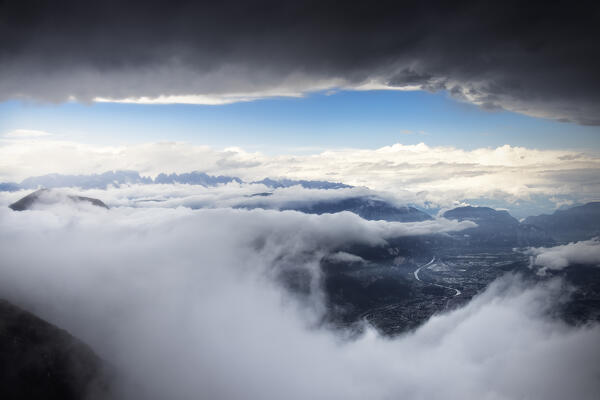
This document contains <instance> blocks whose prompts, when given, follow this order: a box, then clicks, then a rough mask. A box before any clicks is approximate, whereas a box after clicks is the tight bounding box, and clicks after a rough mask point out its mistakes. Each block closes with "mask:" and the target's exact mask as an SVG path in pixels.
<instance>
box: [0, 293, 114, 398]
mask: <svg viewBox="0 0 600 400" xmlns="http://www.w3.org/2000/svg"><path fill="white" fill-rule="evenodd" d="M107 395H108V386H107V383H106V380H105V378H104V373H103V363H102V360H101V359H100V358H98V356H96V354H94V352H93V351H92V349H90V347H89V346H87V345H86V344H84V343H82V342H81V341H79V340H78V339H76V338H74V337H73V336H71V335H70V334H69V333H68V332H66V331H64V330H62V329H59V328H57V327H56V326H54V325H51V324H49V323H48V322H46V321H44V320H42V319H40V318H38V317H36V316H35V315H33V314H31V313H29V312H27V311H24V310H22V309H20V308H19V307H17V306H15V305H13V304H11V303H9V302H7V301H5V300H1V299H0V398H2V399H6V400H8V399H11V400H17V399H23V400H25V399H27V400H29V399H31V400H35V399H44V400H53V399H57V400H58V399H60V400H70V399H84V398H103V397H106V396H107ZM88 396H89V397H88Z"/></svg>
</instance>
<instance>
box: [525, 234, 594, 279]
mask: <svg viewBox="0 0 600 400" xmlns="http://www.w3.org/2000/svg"><path fill="white" fill-rule="evenodd" d="M528 254H530V255H531V256H533V259H532V264H533V265H535V266H539V267H541V268H540V270H539V271H540V273H542V274H543V273H545V272H546V271H547V270H561V269H564V268H566V267H568V266H569V265H573V264H583V265H593V266H600V238H594V239H591V240H584V241H581V242H573V243H569V244H565V245H562V246H555V247H536V248H532V249H529V250H528Z"/></svg>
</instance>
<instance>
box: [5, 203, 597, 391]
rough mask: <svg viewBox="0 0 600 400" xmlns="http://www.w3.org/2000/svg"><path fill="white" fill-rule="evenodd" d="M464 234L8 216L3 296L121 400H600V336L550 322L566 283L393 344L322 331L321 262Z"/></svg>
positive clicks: (415, 228) (220, 213) (162, 212)
mask: <svg viewBox="0 0 600 400" xmlns="http://www.w3.org/2000/svg"><path fill="white" fill-rule="evenodd" d="M87 194H88V195H89V194H90V193H87ZM105 194H107V192H105ZM96 197H99V198H102V199H103V200H106V199H105V198H103V197H102V196H96ZM108 197H110V196H108ZM8 200H9V199H8ZM8 200H7V198H3V202H5V203H7V202H8ZM108 200H109V201H108V203H109V204H110V203H111V201H110V198H109V199H108ZM112 205H114V202H113V203H112ZM175 205H177V204H175ZM469 224H470V223H468V222H466V223H457V222H452V221H447V220H443V219H436V220H434V221H425V222H420V223H392V222H376V221H365V220H363V219H361V218H359V217H357V216H355V215H354V214H351V213H347V212H345V213H340V214H334V215H321V216H319V215H306V214H302V213H299V212H293V211H285V212H280V211H275V210H262V209H257V210H250V211H248V210H240V209H231V208H213V209H200V210H191V209H189V208H183V207H178V208H144V207H138V208H133V207H128V206H123V207H114V208H112V209H110V210H104V209H100V208H98V207H93V206H91V205H90V206H85V205H84V206H82V207H79V208H77V209H73V208H72V207H69V206H68V205H55V206H51V207H47V208H46V209H43V210H36V211H24V212H13V211H11V210H10V209H8V208H7V207H5V206H4V204H3V205H2V207H0V252H1V254H2V263H0V292H1V293H2V296H3V297H6V298H7V299H8V300H9V301H12V302H15V303H16V304H19V305H22V306H23V307H25V308H27V309H29V310H31V311H32V312H34V313H36V314H37V315H39V316H40V317H42V318H45V319H47V320H49V321H50V322H52V323H54V324H56V325H57V326H59V327H61V328H64V329H67V330H68V331H69V332H71V333H72V334H73V335H75V336H77V337H78V338H80V339H82V340H83V341H85V342H87V343H88V344H90V346H92V348H93V349H94V350H95V351H96V352H97V353H98V354H99V355H100V356H101V357H102V358H103V359H105V360H106V361H107V363H108V364H109V365H111V366H112V368H113V369H114V371H115V375H114V379H115V381H114V382H113V385H114V388H115V392H116V393H115V395H116V397H118V398H130V399H133V398H136V399H227V400H230V399H277V400H279V399H303V400H305V399H390V398H400V399H435V398H444V399H493V400H496V399H557V400H564V399H567V398H570V399H590V400H592V399H593V400H596V399H598V398H599V397H598V396H599V394H600V379H599V377H600V362H599V360H600V327H599V326H598V325H591V326H580V327H572V326H567V325H566V324H564V323H562V322H560V321H558V320H555V319H552V318H551V317H550V316H548V312H547V311H548V310H550V309H551V307H552V306H553V304H555V303H556V302H560V301H561V300H562V299H563V297H564V296H566V295H568V290H565V287H564V285H563V283H562V282H561V281H560V280H546V281H545V282H544V283H542V284H538V285H536V286H531V284H525V283H523V282H522V281H521V280H520V279H519V277H518V276H507V277H504V278H502V279H501V280H499V281H496V282H495V283H494V284H492V285H491V286H490V287H489V288H488V289H487V290H486V291H485V292H484V293H483V294H481V295H479V296H477V297H476V298H474V299H473V300H472V301H471V302H470V303H469V304H468V305H466V306H465V307H463V308H461V309H458V310H454V311H451V312H448V313H446V314H442V315H438V316H435V317H433V318H431V319H430V320H429V321H428V322H426V323H425V324H424V325H423V326H421V327H420V328H419V329H418V330H416V331H415V332H413V333H408V334H405V335H402V336H399V337H396V338H386V337H382V336H380V335H378V334H377V333H376V332H375V331H374V330H373V329H369V328H368V329H366V331H365V332H366V333H365V334H364V335H362V336H360V337H358V338H348V337H347V336H345V335H344V334H343V332H340V331H333V330H330V329H329V328H327V327H325V326H322V325H320V324H319V322H320V318H321V316H322V315H323V312H324V303H323V295H322V293H321V290H320V287H319V260H320V259H321V257H323V256H326V255H328V254H330V253H331V252H335V251H336V248H337V247H339V246H340V245H341V244H342V243H365V244H370V245H377V244H382V243H384V242H385V240H386V239H387V238H390V237H393V236H401V235H414V234H425V233H432V232H445V231H450V230H460V229H464V228H466V227H469V226H471V225H469ZM538 257H539V256H538ZM286 268H295V269H300V270H303V271H306V273H308V274H310V276H311V277H312V280H311V281H312V282H313V284H312V286H311V287H312V290H311V293H310V295H308V296H302V297H300V296H298V295H294V294H292V293H290V292H288V291H287V290H286V289H285V288H284V287H283V286H282V285H281V284H280V283H278V282H279V281H278V279H277V277H278V276H279V274H280V272H281V271H282V270H284V269H286Z"/></svg>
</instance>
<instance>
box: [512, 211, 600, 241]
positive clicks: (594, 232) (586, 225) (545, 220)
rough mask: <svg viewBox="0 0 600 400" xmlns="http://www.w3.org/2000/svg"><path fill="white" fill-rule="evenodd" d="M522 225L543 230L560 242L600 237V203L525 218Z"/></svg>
mask: <svg viewBox="0 0 600 400" xmlns="http://www.w3.org/2000/svg"><path fill="white" fill-rule="evenodd" d="M523 223H525V224H528V225H532V226H535V227H538V228H540V229H543V230H545V231H546V232H549V233H550V234H551V235H552V236H553V237H554V238H556V239H557V240H559V241H561V242H570V241H577V240H582V238H584V239H589V238H591V237H594V236H600V202H592V203H587V204H585V205H582V206H577V207H572V208H568V209H566V210H558V211H556V212H554V213H553V214H551V215H547V214H542V215H538V216H535V217H527V218H525V220H524V221H523Z"/></svg>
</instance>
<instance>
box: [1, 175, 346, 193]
mask: <svg viewBox="0 0 600 400" xmlns="http://www.w3.org/2000/svg"><path fill="white" fill-rule="evenodd" d="M230 182H237V183H243V181H242V180H241V179H240V178H237V177H235V176H222V175H219V176H213V175H208V174H206V173H204V172H199V171H195V172H188V173H183V174H168V175H167V174H164V173H161V174H159V175H158V176H157V177H156V178H154V179H152V178H150V177H147V176H141V175H140V174H139V172H136V171H108V172H104V173H102V174H91V175H62V174H48V175H42V176H35V177H30V178H27V179H25V180H23V181H22V182H21V183H16V182H4V183H0V191H17V190H23V189H25V190H32V189H38V188H47V189H51V188H63V187H77V188H81V189H106V188H107V187H108V186H110V185H115V186H118V185H131V184H138V185H150V184H172V183H181V184H189V185H201V186H206V187H209V186H217V185H220V184H226V183H230ZM249 183H257V184H263V185H265V186H267V187H270V188H273V189H277V188H282V187H291V186H296V185H300V186H302V187H304V188H307V189H341V188H350V187H352V186H349V185H345V184H343V183H337V182H327V181H307V180H292V179H280V180H275V179H270V178H265V179H263V180H261V181H255V182H249Z"/></svg>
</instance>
